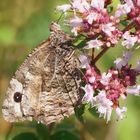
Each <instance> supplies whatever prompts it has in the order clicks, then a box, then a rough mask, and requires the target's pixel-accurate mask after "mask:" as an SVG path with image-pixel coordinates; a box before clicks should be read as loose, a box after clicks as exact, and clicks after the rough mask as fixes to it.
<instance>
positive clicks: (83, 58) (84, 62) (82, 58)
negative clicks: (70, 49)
mask: <svg viewBox="0 0 140 140" xmlns="http://www.w3.org/2000/svg"><path fill="white" fill-rule="evenodd" d="M79 60H80V62H81V65H80V67H81V68H87V67H88V66H89V60H88V58H87V56H85V55H80V56H79Z"/></svg>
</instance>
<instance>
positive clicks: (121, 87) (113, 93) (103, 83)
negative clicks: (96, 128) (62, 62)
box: [79, 52, 140, 121]
mask: <svg viewBox="0 0 140 140" xmlns="http://www.w3.org/2000/svg"><path fill="white" fill-rule="evenodd" d="M131 56H132V54H131V53H130V52H127V53H125V54H124V55H123V58H122V59H121V58H120V61H117V60H116V61H115V63H116V67H115V68H113V67H112V68H110V69H109V70H108V72H107V73H105V72H104V73H102V74H100V73H99V72H98V71H96V69H95V67H93V66H91V65H90V64H89V63H88V62H89V61H88V59H87V57H86V56H84V55H81V56H80V58H79V59H80V61H81V67H82V68H85V74H84V77H83V80H84V81H85V87H82V89H83V90H84V92H85V95H84V97H83V102H86V103H90V104H91V106H92V107H96V108H97V110H98V112H99V113H100V116H104V118H107V121H109V120H110V117H111V112H112V109H115V110H116V114H117V119H122V118H123V117H124V113H125V112H126V107H122V109H121V108H120V104H119V99H120V98H122V99H123V100H125V99H126V97H127V95H128V94H134V95H139V91H140V85H136V77H137V76H138V75H139V74H140V65H139V64H138V66H137V67H136V68H135V69H133V68H131V65H129V64H128V60H129V59H130V57H131ZM118 111H119V113H118Z"/></svg>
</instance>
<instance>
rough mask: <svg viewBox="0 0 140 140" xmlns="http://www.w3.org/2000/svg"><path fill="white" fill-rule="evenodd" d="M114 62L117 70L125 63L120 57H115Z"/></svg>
mask: <svg viewBox="0 0 140 140" xmlns="http://www.w3.org/2000/svg"><path fill="white" fill-rule="evenodd" d="M114 63H115V64H116V68H117V69H119V70H120V69H121V68H122V67H123V66H125V65H126V64H127V62H126V61H125V60H124V59H122V58H117V59H116V60H115V61H114Z"/></svg>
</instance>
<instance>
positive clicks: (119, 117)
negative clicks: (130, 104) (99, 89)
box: [116, 107, 127, 120]
mask: <svg viewBox="0 0 140 140" xmlns="http://www.w3.org/2000/svg"><path fill="white" fill-rule="evenodd" d="M126 111H127V108H126V107H123V108H122V109H121V108H119V107H117V108H116V114H117V120H122V119H123V118H124V116H125V112H126Z"/></svg>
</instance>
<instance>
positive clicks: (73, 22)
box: [70, 16, 83, 27]
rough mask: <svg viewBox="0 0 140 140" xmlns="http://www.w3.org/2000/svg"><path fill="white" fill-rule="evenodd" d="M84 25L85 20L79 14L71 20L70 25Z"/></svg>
mask: <svg viewBox="0 0 140 140" xmlns="http://www.w3.org/2000/svg"><path fill="white" fill-rule="evenodd" d="M82 25H83V20H82V19H81V18H79V17H77V16H75V17H74V18H73V19H71V20H70V26H72V27H78V26H82Z"/></svg>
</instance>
